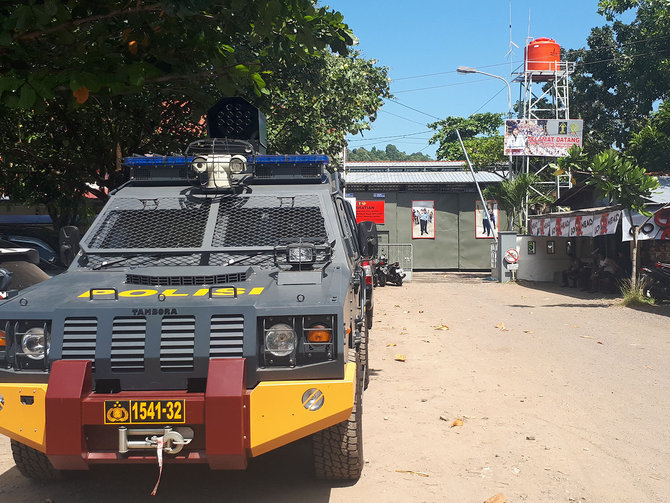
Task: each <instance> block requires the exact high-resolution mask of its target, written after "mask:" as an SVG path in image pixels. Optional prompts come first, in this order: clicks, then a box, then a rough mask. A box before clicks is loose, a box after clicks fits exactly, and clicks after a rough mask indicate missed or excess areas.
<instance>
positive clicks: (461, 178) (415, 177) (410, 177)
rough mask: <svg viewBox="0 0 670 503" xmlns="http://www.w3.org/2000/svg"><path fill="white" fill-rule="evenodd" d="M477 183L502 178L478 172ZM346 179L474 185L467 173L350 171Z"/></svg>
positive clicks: (368, 182) (349, 182) (354, 180)
mask: <svg viewBox="0 0 670 503" xmlns="http://www.w3.org/2000/svg"><path fill="white" fill-rule="evenodd" d="M475 177H476V179H477V182H479V183H494V182H500V181H501V180H502V178H501V177H500V176H498V175H496V174H495V173H491V172H489V171H478V172H476V173H475ZM344 179H345V181H346V183H347V184H348V185H354V184H369V185H374V184H398V183H404V184H412V183H416V184H425V183H442V184H457V183H462V184H469V183H473V181H472V175H471V174H470V173H469V172H467V171H400V172H393V171H380V172H377V171H349V172H347V173H345V175H344Z"/></svg>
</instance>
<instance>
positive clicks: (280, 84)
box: [250, 52, 391, 160]
mask: <svg viewBox="0 0 670 503" xmlns="http://www.w3.org/2000/svg"><path fill="white" fill-rule="evenodd" d="M387 72H388V70H387V68H385V67H381V66H377V65H376V62H375V61H374V60H367V59H364V58H361V57H360V56H359V54H358V53H357V52H352V54H350V55H348V56H338V55H334V54H330V53H324V54H322V55H320V56H319V57H313V58H311V59H310V60H309V64H306V65H303V66H299V67H298V66H295V65H288V66H287V65H285V64H284V62H282V61H277V62H275V63H274V65H273V67H272V74H271V75H270V76H268V79H267V85H268V89H269V93H268V94H267V95H265V96H262V97H260V98H257V99H252V100H251V101H254V102H255V103H256V105H257V106H258V107H259V108H260V109H261V110H264V111H266V112H268V144H269V145H270V146H271V147H272V149H273V150H274V151H276V152H279V153H295V152H299V153H307V152H318V153H322V154H328V155H330V156H331V159H333V160H336V159H337V158H339V157H340V156H341V155H342V152H343V150H344V148H345V139H344V138H345V136H346V135H347V134H357V133H359V132H361V131H363V130H366V129H370V123H371V122H372V121H374V120H375V118H376V117H377V110H379V109H380V108H381V106H382V105H383V98H388V97H390V96H391V95H390V92H389V81H388V76H387ZM250 98H253V96H251V97H250Z"/></svg>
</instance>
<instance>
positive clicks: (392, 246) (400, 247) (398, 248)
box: [379, 243, 414, 281]
mask: <svg viewBox="0 0 670 503" xmlns="http://www.w3.org/2000/svg"><path fill="white" fill-rule="evenodd" d="M379 255H384V256H385V257H386V260H388V263H389V264H391V263H393V262H398V263H400V267H402V269H403V271H404V272H405V273H406V274H407V276H406V277H405V281H412V270H413V269H414V245H413V244H411V243H408V244H405V243H380V244H379Z"/></svg>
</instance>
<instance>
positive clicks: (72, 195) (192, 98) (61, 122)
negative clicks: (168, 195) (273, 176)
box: [0, 0, 389, 227]
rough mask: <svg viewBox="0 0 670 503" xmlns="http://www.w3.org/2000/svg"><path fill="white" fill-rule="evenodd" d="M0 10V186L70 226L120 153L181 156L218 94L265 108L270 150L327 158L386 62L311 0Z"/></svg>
mask: <svg viewBox="0 0 670 503" xmlns="http://www.w3.org/2000/svg"><path fill="white" fill-rule="evenodd" d="M24 4H25V3H22V2H10V3H4V4H2V6H0V56H1V57H0V125H1V127H2V131H3V135H0V152H2V156H0V190H1V191H2V192H3V193H4V194H6V195H8V196H9V197H10V198H11V200H12V201H15V202H24V203H27V204H37V203H45V204H46V205H47V207H48V209H49V213H50V214H51V216H52V218H53V219H54V222H55V226H56V227H58V226H60V225H64V224H67V223H76V222H77V221H78V220H79V219H81V218H82V217H83V216H84V215H85V212H86V209H87V208H88V206H87V204H85V194H86V193H88V192H93V193H94V194H95V195H97V196H98V197H100V198H102V199H104V198H105V194H104V192H103V191H102V190H94V189H91V188H90V187H89V185H87V184H90V183H94V184H97V185H98V186H100V187H107V188H114V187H116V186H118V185H119V184H120V183H121V182H122V181H123V180H124V172H123V170H122V167H121V164H120V160H121V158H122V157H123V156H128V155H132V154H133V153H146V152H156V153H172V152H183V150H184V148H185V146H186V145H187V144H188V143H189V142H190V141H193V140H195V139H197V138H198V137H199V136H202V135H203V134H204V127H203V125H202V124H201V123H200V122H199V121H200V120H201V118H202V114H203V113H204V111H205V110H207V109H208V108H209V107H210V106H211V105H213V104H214V103H215V102H216V101H217V100H218V99H219V98H220V97H221V95H224V96H226V95H227V96H233V95H243V96H245V97H246V98H247V99H249V100H250V101H251V102H253V103H254V104H255V105H256V106H258V107H259V108H260V109H261V110H262V111H263V112H265V113H266V114H267V116H268V123H269V124H268V129H269V132H268V133H269V141H270V146H271V147H274V148H275V150H276V151H281V152H284V153H293V152H308V151H311V152H319V153H326V154H330V155H331V156H333V155H337V154H339V153H340V152H341V151H342V149H343V148H344V137H345V135H346V134H347V133H357V132H359V131H361V130H363V129H366V128H368V127H369V122H370V121H372V120H374V118H375V116H376V112H377V110H378V109H379V108H380V107H381V105H382V97H388V96H389V86H388V79H387V75H386V69H385V68H383V67H379V66H377V65H376V64H375V62H374V61H372V60H366V59H363V58H360V57H359V56H358V54H357V53H355V52H353V53H352V52H350V51H349V48H348V46H349V45H351V44H352V43H353V42H354V38H353V34H352V33H351V31H350V30H349V29H348V27H347V25H346V24H344V23H343V17H342V15H341V14H340V13H338V12H334V11H331V10H328V9H327V8H322V7H319V6H318V5H316V2H314V1H313V0H265V1H261V0H223V1H219V2H214V1H213V0H190V1H188V2H182V1H178V0H157V1H155V2H153V3H149V2H144V1H138V2H130V3H121V2H116V1H112V0H104V1H99V2H87V1H84V0H67V1H66V0H47V1H45V2H44V3H43V4H38V3H33V2H31V3H28V4H27V5H24Z"/></svg>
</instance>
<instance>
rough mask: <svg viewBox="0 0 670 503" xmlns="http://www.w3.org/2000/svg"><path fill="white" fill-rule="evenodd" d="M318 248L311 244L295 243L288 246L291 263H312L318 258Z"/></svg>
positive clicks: (287, 255) (287, 253) (288, 258)
mask: <svg viewBox="0 0 670 503" xmlns="http://www.w3.org/2000/svg"><path fill="white" fill-rule="evenodd" d="M315 252H316V250H315V249H314V245H311V244H294V245H288V246H287V247H286V259H287V261H288V263H289V264H311V263H313V262H314V260H315V259H316V253H315Z"/></svg>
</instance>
